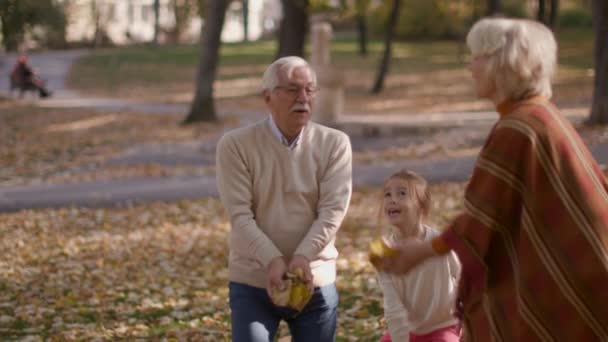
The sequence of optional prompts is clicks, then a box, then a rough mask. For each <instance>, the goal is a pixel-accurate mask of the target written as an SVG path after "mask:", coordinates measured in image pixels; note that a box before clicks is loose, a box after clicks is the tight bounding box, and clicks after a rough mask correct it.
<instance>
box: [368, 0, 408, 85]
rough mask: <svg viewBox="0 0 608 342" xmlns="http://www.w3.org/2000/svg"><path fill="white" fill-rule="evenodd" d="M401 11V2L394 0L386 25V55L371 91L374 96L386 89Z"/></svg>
mask: <svg viewBox="0 0 608 342" xmlns="http://www.w3.org/2000/svg"><path fill="white" fill-rule="evenodd" d="M400 9H401V0H393V6H392V10H391V13H390V16H389V18H388V21H387V24H386V36H385V39H384V53H383V55H382V59H381V60H380V65H379V66H378V73H377V75H376V81H375V82H374V86H373V88H372V90H371V92H372V93H373V94H378V93H380V92H381V91H382V89H383V88H384V79H385V77H386V74H387V73H388V69H389V65H390V61H391V55H392V47H393V39H394V36H395V26H396V24H397V18H398V17H399V12H400Z"/></svg>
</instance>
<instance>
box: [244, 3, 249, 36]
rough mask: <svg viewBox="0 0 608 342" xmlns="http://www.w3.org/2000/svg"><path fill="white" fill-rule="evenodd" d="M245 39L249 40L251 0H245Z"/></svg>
mask: <svg viewBox="0 0 608 342" xmlns="http://www.w3.org/2000/svg"><path fill="white" fill-rule="evenodd" d="M243 41H244V42H246V41H249V0H243Z"/></svg>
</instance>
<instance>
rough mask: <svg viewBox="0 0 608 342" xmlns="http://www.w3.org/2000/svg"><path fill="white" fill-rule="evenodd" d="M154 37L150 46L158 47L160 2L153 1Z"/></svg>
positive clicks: (158, 0)
mask: <svg viewBox="0 0 608 342" xmlns="http://www.w3.org/2000/svg"><path fill="white" fill-rule="evenodd" d="M153 7H154V36H153V38H152V44H153V45H154V46H157V45H158V30H159V29H160V25H159V22H158V20H159V17H160V0H154V5H153Z"/></svg>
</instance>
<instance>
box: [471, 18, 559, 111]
mask: <svg viewBox="0 0 608 342" xmlns="http://www.w3.org/2000/svg"><path fill="white" fill-rule="evenodd" d="M467 45H468V46H469V48H470V49H471V53H472V54H473V56H479V55H486V56H488V57H489V59H488V63H487V65H488V67H487V70H485V77H487V78H493V79H494V82H495V85H496V91H497V95H498V99H499V100H500V101H504V100H521V99H522V98H525V97H528V96H535V95H541V96H544V97H547V98H550V97H551V93H552V91H551V81H552V79H553V76H554V73H555V68H556V63H557V43H556V42H555V38H554V36H553V33H552V32H551V30H549V29H548V28H547V27H546V26H544V25H543V24H541V23H538V22H535V21H532V20H525V19H508V18H484V19H481V20H479V21H478V22H477V23H475V25H473V27H472V28H471V31H469V34H468V35H467Z"/></svg>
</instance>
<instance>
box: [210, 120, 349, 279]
mask: <svg viewBox="0 0 608 342" xmlns="http://www.w3.org/2000/svg"><path fill="white" fill-rule="evenodd" d="M216 174H217V183H218V190H219V193H220V199H221V201H222V204H223V205H224V207H225V208H226V210H227V211H228V214H229V216H230V223H231V232H230V256H229V262H228V269H229V275H228V277H229V280H230V281H234V282H239V283H244V284H248V285H251V286H256V287H262V288H263V287H265V286H266V268H267V266H268V264H269V263H270V261H271V260H272V259H274V258H275V257H278V256H285V257H287V258H290V257H291V256H293V255H295V254H299V255H303V256H305V257H307V258H308V260H310V261H311V269H312V273H313V276H314V279H313V282H314V284H315V286H323V285H327V284H331V283H333V282H334V281H335V279H336V258H337V257H338V251H337V250H336V247H335V246H334V241H335V236H336V232H337V231H338V228H339V227H340V224H341V223H342V219H343V218H344V215H345V214H346V209H347V207H348V203H349V201H350V196H351V192H352V151H351V146H350V141H349V139H348V136H347V135H346V134H344V133H342V132H340V131H337V130H334V129H331V128H328V127H324V126H321V125H318V124H315V123H312V122H311V123H309V124H308V125H307V126H306V127H305V128H304V131H303V134H302V137H301V141H300V142H299V143H298V145H297V146H296V147H295V148H294V149H293V150H289V148H288V147H287V146H285V145H282V144H281V143H280V142H279V141H278V140H277V139H276V137H275V136H273V133H272V131H271V129H270V124H269V121H268V119H265V120H263V121H260V122H258V123H255V124H253V125H251V126H248V127H244V128H240V129H236V130H233V131H231V132H229V133H227V134H226V135H224V136H223V137H222V138H221V139H220V141H219V143H218V146H217V170H216Z"/></svg>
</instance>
